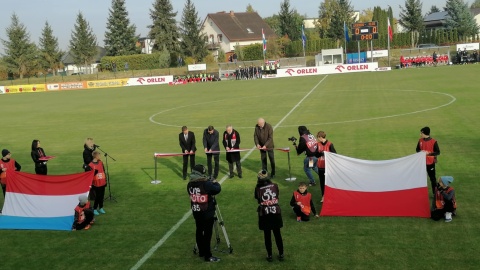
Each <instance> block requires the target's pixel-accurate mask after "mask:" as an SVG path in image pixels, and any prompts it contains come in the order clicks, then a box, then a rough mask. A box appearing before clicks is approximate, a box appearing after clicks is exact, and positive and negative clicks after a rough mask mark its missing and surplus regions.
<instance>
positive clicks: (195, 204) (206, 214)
mask: <svg viewBox="0 0 480 270" xmlns="http://www.w3.org/2000/svg"><path fill="white" fill-rule="evenodd" d="M206 173H207V171H206V169H205V167H204V166H203V165H200V164H197V165H195V166H194V167H193V170H192V174H191V175H190V181H189V182H188V184H187V192H188V195H189V196H190V205H191V209H192V213H193V217H194V218H195V225H196V233H195V238H196V242H197V246H198V251H199V252H198V254H199V256H200V257H204V259H205V261H206V262H219V261H220V258H217V257H214V256H212V251H211V249H210V242H211V239H212V230H213V223H214V221H215V205H216V201H215V197H214V195H216V194H218V193H220V191H221V190H222V187H221V186H220V184H219V183H217V181H216V180H215V179H212V181H209V178H207V176H206V175H205V174H206Z"/></svg>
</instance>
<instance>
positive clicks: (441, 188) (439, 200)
mask: <svg viewBox="0 0 480 270" xmlns="http://www.w3.org/2000/svg"><path fill="white" fill-rule="evenodd" d="M452 182H453V177H452V176H440V177H439V178H438V183H437V186H436V187H435V199H434V200H433V202H432V215H431V218H432V219H433V220H435V221H437V220H440V219H441V218H442V217H445V222H450V221H452V216H455V215H456V211H457V201H456V199H455V189H453V187H451V186H450V184H451V183H452Z"/></svg>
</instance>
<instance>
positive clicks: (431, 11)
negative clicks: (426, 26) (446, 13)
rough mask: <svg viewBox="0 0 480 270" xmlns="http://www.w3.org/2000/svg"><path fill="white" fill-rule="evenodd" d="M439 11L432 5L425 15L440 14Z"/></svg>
mask: <svg viewBox="0 0 480 270" xmlns="http://www.w3.org/2000/svg"><path fill="white" fill-rule="evenodd" d="M440 11H441V10H440V9H439V8H438V7H437V6H435V5H433V6H431V7H430V10H429V11H428V12H427V15H430V14H433V13H437V12H440Z"/></svg>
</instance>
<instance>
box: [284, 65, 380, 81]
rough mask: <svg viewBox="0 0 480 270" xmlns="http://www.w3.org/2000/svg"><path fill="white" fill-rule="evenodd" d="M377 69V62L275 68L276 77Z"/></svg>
mask: <svg viewBox="0 0 480 270" xmlns="http://www.w3.org/2000/svg"><path fill="white" fill-rule="evenodd" d="M377 69H378V63H377V62H373V63H362V64H338V65H325V66H317V67H303V68H283V69H278V70H277V76H276V77H277V78H282V77H298V76H309V75H322V74H342V73H351V72H365V71H376V70H377Z"/></svg>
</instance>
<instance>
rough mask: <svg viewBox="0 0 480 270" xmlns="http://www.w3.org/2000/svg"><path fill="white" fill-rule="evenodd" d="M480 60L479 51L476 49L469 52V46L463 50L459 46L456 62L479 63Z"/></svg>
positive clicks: (461, 63) (462, 63)
mask: <svg viewBox="0 0 480 270" xmlns="http://www.w3.org/2000/svg"><path fill="white" fill-rule="evenodd" d="M478 61H479V58H478V51H477V50H476V49H475V50H473V51H472V52H471V53H468V51H467V48H464V49H463V51H462V50H461V49H460V48H459V49H458V51H457V55H456V57H455V64H459V65H466V64H472V63H477V62H478Z"/></svg>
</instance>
